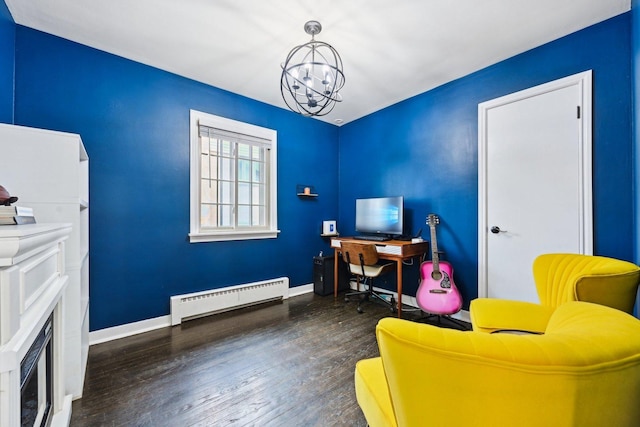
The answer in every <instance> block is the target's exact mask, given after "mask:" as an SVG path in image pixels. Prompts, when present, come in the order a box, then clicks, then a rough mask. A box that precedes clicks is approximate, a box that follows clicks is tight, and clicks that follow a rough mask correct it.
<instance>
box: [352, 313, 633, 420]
mask: <svg viewBox="0 0 640 427" xmlns="http://www.w3.org/2000/svg"><path fill="white" fill-rule="evenodd" d="M376 336H377V339H378V346H379V349H380V356H381V360H382V363H381V364H380V363H378V362H377V361H376V362H367V365H368V367H369V368H370V371H369V372H367V375H366V376H362V375H360V379H359V381H363V382H367V384H360V385H359V386H357V390H359V393H358V394H357V398H358V403H359V404H360V407H361V408H362V410H363V412H364V414H365V417H366V419H367V422H369V424H370V425H371V426H372V427H376V426H384V425H395V424H393V423H392V422H387V417H383V416H380V415H379V414H381V413H383V412H384V413H385V414H388V413H389V411H388V409H383V408H374V406H376V405H382V406H383V407H384V408H388V405H391V407H392V409H393V414H394V416H395V419H394V421H395V423H396V424H397V425H398V426H409V427H410V426H431V425H433V426H441V425H450V426H471V425H473V426H513V425H517V426H524V427H526V426H541V425H553V426H580V427H589V426H602V425H615V426H618V427H623V426H628V427H631V426H637V425H638V421H639V420H640V405H638V401H640V339H638V338H639V337H640V321H639V320H638V319H636V318H634V317H633V316H631V315H628V314H626V313H623V312H621V311H619V310H615V309H612V308H609V307H605V306H601V305H596V304H592V303H586V302H569V303H566V304H563V305H561V306H560V307H558V309H557V310H555V311H554V312H553V314H552V315H551V317H550V318H549V322H548V324H547V330H546V331H545V334H543V335H512V334H486V333H481V332H475V331H471V332H463V331H457V330H451V329H441V328H437V327H434V326H431V325H425V324H418V323H415V322H409V321H406V320H401V319H394V318H385V319H382V320H381V321H380V322H379V323H378V327H377V329H376ZM374 360H376V359H374ZM359 366H360V362H359ZM376 371H377V373H376ZM381 378H384V381H383V382H384V383H386V384H381ZM374 381H375V382H374ZM385 386H386V388H387V389H388V396H389V398H388V399H389V400H388V401H384V402H383V400H384V399H385V398H384V396H385V395H386V393H385V391H384V389H385ZM381 389H382V390H381ZM369 390H375V391H374V393H375V395H376V396H375V397H372V396H367V393H369Z"/></svg>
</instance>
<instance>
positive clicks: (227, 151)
mask: <svg viewBox="0 0 640 427" xmlns="http://www.w3.org/2000/svg"><path fill="white" fill-rule="evenodd" d="M232 145H233V144H232V143H231V141H223V140H221V141H220V155H221V156H225V157H230V156H231V149H232Z"/></svg>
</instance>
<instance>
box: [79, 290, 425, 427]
mask: <svg viewBox="0 0 640 427" xmlns="http://www.w3.org/2000/svg"><path fill="white" fill-rule="evenodd" d="M355 306H356V304H354V303H349V304H345V302H344V300H343V299H342V298H338V299H337V300H334V298H333V297H332V296H328V297H320V296H317V295H313V294H306V295H301V296H297V297H293V298H289V299H288V300H286V301H284V302H281V303H271V304H263V305H260V306H256V307H251V308H246V309H241V310H236V311H233V312H229V313H223V314H218V315H215V316H209V317H206V318H202V319H197V320H192V321H189V322H185V323H183V324H182V325H180V326H176V327H173V328H163V329H160V330H156V331H151V332H147V333H144V334H139V335H136V336H133V337H128V338H123V339H120V340H116V341H111V342H107V343H103V344H98V345H95V346H92V347H91V348H90V351H89V362H88V367H87V373H86V379H85V386H84V393H83V397H82V399H79V400H76V401H74V403H73V413H72V417H71V426H73V427H76V426H92V427H93V426H154V427H155V426H323V427H324V426H365V425H366V422H365V420H364V417H363V415H362V413H361V411H360V409H359V407H358V405H357V403H356V399H355V392H354V387H353V370H354V366H355V363H356V362H357V361H358V360H360V359H363V358H368V357H374V356H377V355H378V349H377V345H376V340H375V333H374V331H375V326H376V323H377V322H378V320H380V319H381V318H382V317H385V316H390V315H392V314H391V313H390V311H389V310H388V309H386V308H385V307H383V306H381V305H378V304H367V305H366V306H365V313H364V314H358V313H357V312H356V309H355ZM416 314H417V313H416ZM416 314H413V315H412V314H411V313H407V315H406V316H403V317H407V318H411V317H415V316H416Z"/></svg>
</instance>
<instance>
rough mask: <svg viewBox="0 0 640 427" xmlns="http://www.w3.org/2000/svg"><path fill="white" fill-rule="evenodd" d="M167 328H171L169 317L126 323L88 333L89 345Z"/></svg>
mask: <svg viewBox="0 0 640 427" xmlns="http://www.w3.org/2000/svg"><path fill="white" fill-rule="evenodd" d="M167 326H171V316H170V315H166V316H160V317H155V318H153V319H147V320H141V321H139V322H133V323H127V324H126V325H119V326H114V327H111V328H105V329H99V330H97V331H93V332H89V345H94V344H100V343H103V342H107V341H113V340H117V339H119V338H124V337H129V336H131V335H137V334H141V333H143V332H149V331H153V330H155V329H160V328H164V327H167Z"/></svg>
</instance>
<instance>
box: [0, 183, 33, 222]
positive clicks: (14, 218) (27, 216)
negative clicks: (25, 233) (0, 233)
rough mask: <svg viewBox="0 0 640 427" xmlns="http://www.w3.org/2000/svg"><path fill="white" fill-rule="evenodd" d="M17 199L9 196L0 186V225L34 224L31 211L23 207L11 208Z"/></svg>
mask: <svg viewBox="0 0 640 427" xmlns="http://www.w3.org/2000/svg"><path fill="white" fill-rule="evenodd" d="M17 201H18V198H17V197H15V196H11V195H10V194H9V192H8V191H7V189H6V188H4V187H3V186H2V185H0V225H18V224H34V223H35V222H36V219H35V217H34V216H33V209H32V208H28V207H25V206H11V203H15V202H17Z"/></svg>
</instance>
